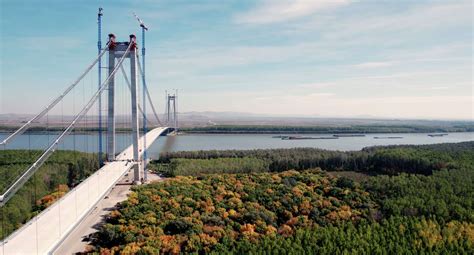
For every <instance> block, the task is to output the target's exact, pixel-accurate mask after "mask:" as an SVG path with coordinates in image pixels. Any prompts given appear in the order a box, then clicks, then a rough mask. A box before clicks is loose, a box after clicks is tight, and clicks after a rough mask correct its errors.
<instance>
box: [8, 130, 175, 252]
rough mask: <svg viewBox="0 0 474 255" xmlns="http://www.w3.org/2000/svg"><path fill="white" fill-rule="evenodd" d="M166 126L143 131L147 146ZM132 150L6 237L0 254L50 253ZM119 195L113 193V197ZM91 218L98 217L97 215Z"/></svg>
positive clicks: (120, 171)
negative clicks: (146, 131)
mask: <svg viewBox="0 0 474 255" xmlns="http://www.w3.org/2000/svg"><path fill="white" fill-rule="evenodd" d="M167 129H168V128H167V127H160V128H155V129H153V130H151V131H150V132H148V133H147V134H146V139H147V147H149V146H150V145H151V144H152V143H153V142H154V141H155V140H156V139H157V138H158V137H159V136H160V135H161V134H162V133H164V132H166V131H167ZM142 138H143V137H142ZM142 144H143V140H142V139H140V143H139V145H142ZM132 151H133V147H132V146H129V147H128V148H127V149H126V150H124V151H123V152H122V153H121V154H119V155H118V156H117V160H118V161H114V162H110V163H108V164H106V165H105V166H103V167H102V168H101V169H99V170H98V171H96V172H95V173H94V174H93V175H91V176H90V177H88V178H87V179H86V180H84V181H83V182H82V183H80V184H79V185H78V186H77V187H75V188H74V189H73V190H71V191H69V192H68V193H67V194H66V195H65V196H64V197H62V198H61V199H60V200H59V201H57V202H56V203H54V204H53V205H51V206H50V207H48V208H47V209H46V210H44V211H43V212H41V213H40V214H39V215H38V216H36V217H35V218H33V219H31V220H30V221H29V222H27V223H26V224H25V225H23V227H21V228H20V229H18V230H17V231H15V232H14V233H13V234H11V235H10V236H9V237H7V238H6V239H5V240H4V242H3V243H1V245H0V255H8V254H48V253H51V252H52V250H53V249H54V248H56V247H58V245H59V243H61V241H63V240H64V239H65V238H66V237H67V236H69V234H70V233H71V232H72V231H74V229H75V228H76V227H77V226H79V225H80V224H81V223H82V221H83V220H84V219H86V218H87V216H88V215H89V214H90V212H91V210H93V209H94V208H95V207H96V206H97V204H98V203H99V202H100V201H101V200H102V198H103V197H105V196H106V194H109V193H110V191H111V189H112V188H113V187H115V184H116V183H117V182H118V181H119V180H121V178H122V177H123V176H124V175H125V174H126V172H128V171H129V170H130V168H131V167H132V164H131V163H130V162H129V161H130V160H131V159H132V158H133V153H132ZM140 154H141V153H140ZM118 192H119V195H120V194H122V195H123V193H120V191H119V190H118ZM125 196H126V193H125ZM119 197H120V196H117V199H119ZM111 202H113V201H111ZM106 206H108V205H107V204H104V207H106ZM95 218H99V219H100V217H95Z"/></svg>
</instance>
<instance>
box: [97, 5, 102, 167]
mask: <svg viewBox="0 0 474 255" xmlns="http://www.w3.org/2000/svg"><path fill="white" fill-rule="evenodd" d="M102 10H103V9H102V8H99V13H98V14H97V26H98V39H99V40H98V41H97V52H98V54H99V55H100V51H101V50H102V15H103V14H102ZM98 75H99V77H98V84H97V86H98V88H97V89H100V85H101V83H102V60H101V58H100V57H99V63H98ZM98 108H99V120H98V121H99V122H98V133H99V134H98V135H99V137H98V138H99V141H98V145H99V152H98V157H99V168H100V167H102V94H101V95H99V102H98Z"/></svg>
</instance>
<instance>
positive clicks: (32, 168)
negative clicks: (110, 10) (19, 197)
mask: <svg viewBox="0 0 474 255" xmlns="http://www.w3.org/2000/svg"><path fill="white" fill-rule="evenodd" d="M131 45H132V44H130V45H129V46H128V47H127V50H126V51H125V53H124V54H123V56H122V58H120V60H119V62H118V64H117V66H116V67H115V68H114V70H113V71H112V72H111V73H110V75H109V76H108V77H107V79H105V81H104V82H103V83H102V85H101V87H100V89H99V90H97V91H96V92H95V93H94V95H93V96H92V98H91V99H90V100H89V102H88V103H87V105H86V106H85V107H84V108H83V109H82V110H81V111H80V112H79V113H78V114H77V115H76V117H75V118H74V120H73V121H72V122H71V124H69V126H68V127H67V128H66V129H65V130H64V131H63V132H62V133H61V135H59V137H58V138H57V139H56V140H55V141H54V142H53V143H52V144H51V145H50V146H49V147H48V149H46V151H45V152H44V153H43V154H42V155H41V156H40V157H39V158H38V159H37V160H36V161H35V162H34V163H33V165H31V166H30V167H29V168H28V170H26V171H25V173H23V174H22V175H21V177H20V178H19V179H18V180H16V181H15V183H13V185H11V186H10V187H9V188H8V189H7V190H6V191H5V193H3V194H2V195H0V206H1V207H3V205H5V203H6V202H7V201H8V200H9V199H10V198H11V197H12V195H13V194H15V193H16V191H18V189H19V188H20V187H21V186H22V185H23V184H24V183H25V182H26V181H27V180H28V179H29V178H30V177H31V175H32V174H33V173H34V172H35V171H36V170H37V169H38V168H39V167H41V166H42V165H43V163H44V162H45V161H46V160H47V159H48V158H49V156H51V154H52V153H53V152H54V151H55V150H56V147H57V145H58V144H59V143H60V142H61V141H62V139H63V138H64V137H65V136H66V135H68V134H69V133H70V132H71V131H72V129H73V128H74V126H75V124H76V123H77V122H78V121H80V120H81V119H82V117H83V116H84V115H85V114H87V112H88V111H89V110H90V108H91V107H92V106H93V105H94V103H95V101H97V99H98V98H99V95H101V93H102V92H103V91H104V90H105V89H106V88H107V87H108V82H109V80H110V79H111V77H113V76H114V75H115V73H116V72H117V71H118V69H119V68H120V65H122V63H123V61H124V59H125V58H126V56H127V55H128V53H129V52H130V47H131Z"/></svg>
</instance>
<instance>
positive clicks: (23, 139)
mask: <svg viewBox="0 0 474 255" xmlns="http://www.w3.org/2000/svg"><path fill="white" fill-rule="evenodd" d="M6 135H7V134H1V133H0V140H3V138H5V137H6ZM56 136H57V135H56V134H23V135H21V136H19V137H17V138H16V139H15V141H14V142H12V143H11V144H9V145H8V146H6V147H5V149H44V148H46V147H47V145H48V144H49V143H51V142H52V141H54V139H55V137H56ZM272 136H274V135H271V134H224V135H215V134H212V135H211V134H186V135H179V136H168V137H160V138H159V139H158V141H156V142H155V143H154V144H153V145H152V146H151V148H150V149H149V153H148V155H149V157H151V158H157V157H158V154H159V152H162V151H193V150H230V149H236V150H248V149H272V148H295V147H313V148H321V149H328V150H343V151H348V150H360V149H362V148H364V147H367V146H374V145H394V144H434V143H456V142H463V141H474V132H462V133H449V134H448V135H446V136H441V137H430V136H428V135H427V134H419V133H416V134H415V133H409V134H367V135H365V136H364V137H342V138H339V139H327V140H323V139H321V140H281V139H279V138H272ZM304 136H317V137H323V136H326V137H329V136H332V135H320V134H305V135H304ZM388 136H390V137H401V138H398V139H375V138H374V137H388ZM131 141H132V140H131V136H130V135H127V134H117V138H116V142H117V151H122V150H123V149H124V148H125V147H126V146H127V145H128V144H131ZM97 144H98V136H97V134H75V135H70V136H69V137H67V138H66V139H65V141H63V142H62V143H61V144H60V145H59V149H61V150H71V149H76V150H80V151H85V152H97V150H98V149H97V147H98V146H97ZM103 148H104V149H105V139H104V146H103ZM0 149H3V148H0Z"/></svg>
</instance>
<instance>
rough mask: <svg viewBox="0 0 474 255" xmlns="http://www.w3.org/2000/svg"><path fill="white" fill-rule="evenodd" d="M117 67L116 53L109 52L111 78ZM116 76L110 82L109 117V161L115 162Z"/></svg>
mask: <svg viewBox="0 0 474 255" xmlns="http://www.w3.org/2000/svg"><path fill="white" fill-rule="evenodd" d="M114 67H115V51H114V50H109V76H110V74H111V73H112V71H113V70H114ZM114 86H115V76H113V77H111V78H110V80H109V88H108V91H109V95H108V115H107V160H108V161H114V160H115V112H114V104H115V100H114V99H115V98H114V94H115V88H114Z"/></svg>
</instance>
